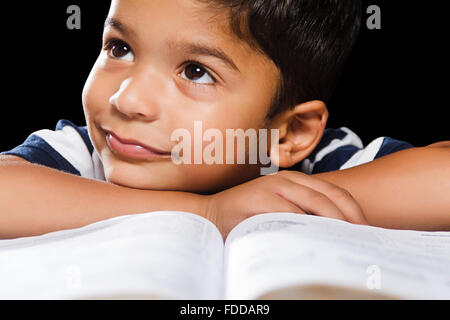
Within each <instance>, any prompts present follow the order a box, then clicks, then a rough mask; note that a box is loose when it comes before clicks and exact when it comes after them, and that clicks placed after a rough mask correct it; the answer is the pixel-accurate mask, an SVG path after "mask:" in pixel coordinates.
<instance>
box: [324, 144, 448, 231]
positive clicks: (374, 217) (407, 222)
mask: <svg viewBox="0 0 450 320" xmlns="http://www.w3.org/2000/svg"><path fill="white" fill-rule="evenodd" d="M316 176H317V177H318V178H320V179H324V180H326V181H328V182H331V183H334V184H336V185H338V186H340V187H343V188H345V189H347V190H348V191H349V192H350V193H351V194H352V195H353V197H354V198H355V199H356V200H357V201H358V203H359V204H360V205H361V207H362V209H363V211H364V213H365V215H366V218H367V220H368V221H369V223H370V224H371V225H374V226H380V227H386V228H394V229H417V230H450V148H449V147H448V143H447V147H446V146H445V143H444V144H441V147H425V148H415V149H409V150H403V151H400V152H397V153H394V154H391V155H388V156H385V157H382V158H380V159H377V160H375V161H372V162H370V163H367V164H364V165H361V166H358V167H354V168H350V169H347V170H342V171H336V172H329V173H324V174H318V175H316Z"/></svg>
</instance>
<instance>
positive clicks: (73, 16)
mask: <svg viewBox="0 0 450 320" xmlns="http://www.w3.org/2000/svg"><path fill="white" fill-rule="evenodd" d="M66 13H67V14H68V15H69V16H68V17H67V20H66V26H67V29H69V30H80V29H81V8H80V6H78V5H75V4H72V5H70V6H68V7H67V9H66ZM366 14H367V15H368V16H367V20H366V26H367V29H369V30H379V29H381V9H380V7H379V6H377V5H370V6H368V7H367V9H366Z"/></svg>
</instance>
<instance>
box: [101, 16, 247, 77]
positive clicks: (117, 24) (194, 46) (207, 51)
mask: <svg viewBox="0 0 450 320" xmlns="http://www.w3.org/2000/svg"><path fill="white" fill-rule="evenodd" d="M107 27H111V28H114V29H116V30H117V31H119V32H120V33H122V34H123V35H125V36H135V35H136V34H135V32H134V31H133V30H131V29H130V28H129V27H127V26H126V25H125V24H123V23H122V22H121V21H120V20H118V19H116V18H113V17H110V18H106V20H105V24H104V28H107ZM167 46H168V47H169V48H171V49H178V50H181V51H184V52H187V53H189V54H192V55H199V56H211V57H215V58H217V59H220V60H222V61H223V62H224V63H225V64H226V65H228V66H229V67H231V68H232V69H233V70H235V71H238V72H240V70H239V68H238V67H237V66H236V64H235V63H234V61H233V59H231V58H230V57H229V56H228V55H227V54H226V53H225V52H224V51H223V50H222V49H220V48H216V47H212V46H209V45H207V44H204V43H195V42H184V41H183V42H169V43H168V44H167Z"/></svg>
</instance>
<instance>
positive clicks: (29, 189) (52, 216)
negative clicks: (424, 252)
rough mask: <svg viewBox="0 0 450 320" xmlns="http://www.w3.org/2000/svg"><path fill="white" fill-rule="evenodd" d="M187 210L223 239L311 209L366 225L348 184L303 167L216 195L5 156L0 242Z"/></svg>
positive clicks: (0, 178)
mask: <svg viewBox="0 0 450 320" xmlns="http://www.w3.org/2000/svg"><path fill="white" fill-rule="evenodd" d="M159 210H178V211H188V212H191V213H195V214H198V215H200V216H203V217H204V218H206V219H208V220H210V221H211V222H213V223H214V224H215V225H216V226H217V227H218V228H219V230H220V231H221V233H222V235H223V237H224V238H225V237H226V236H227V234H228V232H229V231H230V230H231V229H232V228H233V227H234V226H235V225H236V224H238V223H239V222H241V221H242V220H244V219H246V218H248V217H250V216H253V215H255V214H259V213H265V212H293V213H300V214H305V213H312V214H316V215H323V216H327V217H332V218H336V219H344V220H348V221H350V222H354V223H361V224H367V221H366V220H365V219H364V217H363V215H362V212H361V210H360V207H359V206H358V204H357V203H356V202H355V201H354V199H353V198H351V197H350V196H348V193H347V192H344V190H343V189H341V188H339V187H337V186H335V185H332V184H330V183H328V182H325V181H322V180H320V179H315V178H313V177H311V176H308V175H306V174H302V173H298V172H288V171H283V172H279V173H278V174H276V175H273V176H264V177H260V178H257V179H254V180H252V181H249V182H247V183H244V184H242V185H239V186H236V187H234V188H230V189H228V190H225V191H223V192H219V193H217V194H215V195H211V196H202V195H197V194H191V193H184V192H172V191H153V190H138V189H131V188H126V187H122V186H118V185H114V184H110V183H106V182H101V181H94V180H90V179H86V178H82V177H79V176H75V175H71V174H67V173H64V172H61V171H57V170H54V169H50V168H47V167H43V166H40V165H36V164H31V163H29V162H27V161H26V160H23V159H21V158H18V157H13V156H6V157H0V239H1V238H15V237H26V236H33V235H40V234H44V233H47V232H52V231H57V230H62V229H71V228H77V227H81V226H84V225H87V224H90V223H93V222H97V221H100V220H104V219H108V218H112V217H115V216H119V215H124V214H132V213H143V212H149V211H159Z"/></svg>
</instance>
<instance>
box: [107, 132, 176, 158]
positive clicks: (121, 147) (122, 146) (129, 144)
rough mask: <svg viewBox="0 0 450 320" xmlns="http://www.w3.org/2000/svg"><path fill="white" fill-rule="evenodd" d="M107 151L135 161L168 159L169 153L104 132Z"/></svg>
mask: <svg viewBox="0 0 450 320" xmlns="http://www.w3.org/2000/svg"><path fill="white" fill-rule="evenodd" d="M104 132H105V134H106V143H107V145H108V147H109V149H110V150H111V151H112V152H113V153H115V154H118V155H120V156H123V157H125V158H131V159H135V160H158V159H170V158H171V152H170V151H162V150H159V149H157V148H154V147H151V146H149V145H146V144H143V143H142V142H139V141H137V140H130V139H124V138H121V137H119V136H117V135H116V134H115V133H113V132H112V131H106V130H105V131H104Z"/></svg>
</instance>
